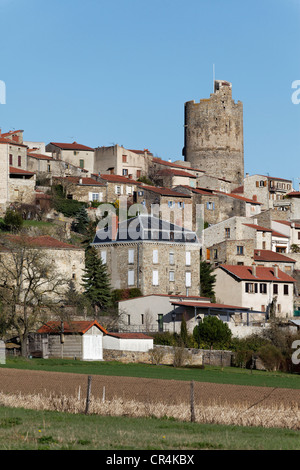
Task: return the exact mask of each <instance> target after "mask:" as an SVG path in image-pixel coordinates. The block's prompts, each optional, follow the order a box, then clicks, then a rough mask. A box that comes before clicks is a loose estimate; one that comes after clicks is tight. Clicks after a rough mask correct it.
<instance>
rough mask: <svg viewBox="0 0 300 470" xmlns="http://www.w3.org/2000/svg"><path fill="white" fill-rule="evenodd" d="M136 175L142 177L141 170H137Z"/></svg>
mask: <svg viewBox="0 0 300 470" xmlns="http://www.w3.org/2000/svg"><path fill="white" fill-rule="evenodd" d="M136 177H137V178H140V177H141V170H136Z"/></svg>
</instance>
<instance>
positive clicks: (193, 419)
mask: <svg viewBox="0 0 300 470" xmlns="http://www.w3.org/2000/svg"><path fill="white" fill-rule="evenodd" d="M190 397H191V422H192V423H194V422H195V420H196V419H195V393H194V381H193V380H192V381H191V389H190Z"/></svg>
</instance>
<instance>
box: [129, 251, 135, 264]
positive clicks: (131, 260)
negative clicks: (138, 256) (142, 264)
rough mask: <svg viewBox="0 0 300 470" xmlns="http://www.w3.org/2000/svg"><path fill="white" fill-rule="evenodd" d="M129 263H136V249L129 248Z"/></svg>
mask: <svg viewBox="0 0 300 470" xmlns="http://www.w3.org/2000/svg"><path fill="white" fill-rule="evenodd" d="M128 263H129V264H133V263H134V250H128Z"/></svg>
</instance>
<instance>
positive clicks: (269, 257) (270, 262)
mask: <svg viewBox="0 0 300 470" xmlns="http://www.w3.org/2000/svg"><path fill="white" fill-rule="evenodd" d="M253 261H254V262H255V263H256V264H257V266H267V267H273V266H274V265H275V264H276V265H277V266H278V268H279V269H280V270H281V271H283V272H284V273H287V274H289V275H290V276H293V271H294V269H295V264H296V260H295V259H293V258H290V257H288V256H285V255H283V254H281V253H276V252H274V251H272V250H257V249H256V250H254V255H253Z"/></svg>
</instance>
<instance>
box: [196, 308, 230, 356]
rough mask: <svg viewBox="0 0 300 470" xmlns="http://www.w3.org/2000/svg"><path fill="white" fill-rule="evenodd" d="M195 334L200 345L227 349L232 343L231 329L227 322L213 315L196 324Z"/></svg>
mask: <svg viewBox="0 0 300 470" xmlns="http://www.w3.org/2000/svg"><path fill="white" fill-rule="evenodd" d="M193 336H194V339H195V341H196V343H197V344H198V347H200V346H202V347H204V348H213V347H214V348H217V349H225V348H228V347H229V344H230V340H231V330H230V328H229V326H228V325H227V323H224V322H223V321H222V320H220V319H219V318H217V317H215V316H212V315H211V316H207V317H204V320H203V321H202V323H200V324H199V325H198V326H195V328H194V331H193Z"/></svg>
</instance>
